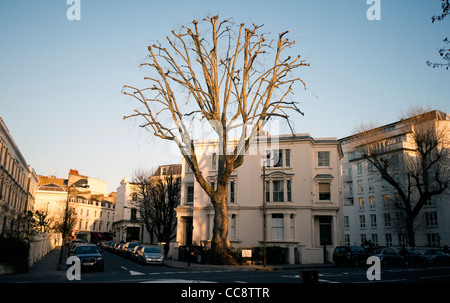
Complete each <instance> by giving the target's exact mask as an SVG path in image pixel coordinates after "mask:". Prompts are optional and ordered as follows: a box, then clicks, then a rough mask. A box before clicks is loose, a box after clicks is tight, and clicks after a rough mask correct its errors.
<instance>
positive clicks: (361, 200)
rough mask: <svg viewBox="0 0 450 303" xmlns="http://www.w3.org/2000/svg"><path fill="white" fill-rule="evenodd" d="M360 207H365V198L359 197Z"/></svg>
mask: <svg viewBox="0 0 450 303" xmlns="http://www.w3.org/2000/svg"><path fill="white" fill-rule="evenodd" d="M358 202H359V209H364V198H358Z"/></svg>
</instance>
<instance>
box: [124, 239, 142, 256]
mask: <svg viewBox="0 0 450 303" xmlns="http://www.w3.org/2000/svg"><path fill="white" fill-rule="evenodd" d="M136 246H139V243H136V242H127V243H125V244H124V245H123V246H122V255H123V256H124V257H127V258H131V253H132V252H133V250H134V248H135V247H136Z"/></svg>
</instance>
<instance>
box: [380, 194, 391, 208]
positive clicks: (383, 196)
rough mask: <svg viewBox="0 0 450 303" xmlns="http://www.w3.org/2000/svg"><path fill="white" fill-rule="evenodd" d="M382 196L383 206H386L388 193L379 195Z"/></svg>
mask: <svg viewBox="0 0 450 303" xmlns="http://www.w3.org/2000/svg"><path fill="white" fill-rule="evenodd" d="M381 197H382V198H383V206H384V207H387V206H388V205H389V195H388V194H385V195H382V196H381Z"/></svg>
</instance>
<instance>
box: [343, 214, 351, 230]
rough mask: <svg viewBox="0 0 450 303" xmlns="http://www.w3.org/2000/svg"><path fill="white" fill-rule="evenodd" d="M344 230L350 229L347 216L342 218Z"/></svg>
mask: <svg viewBox="0 0 450 303" xmlns="http://www.w3.org/2000/svg"><path fill="white" fill-rule="evenodd" d="M344 228H350V223H349V219H348V216H344Z"/></svg>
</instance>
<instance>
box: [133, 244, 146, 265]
mask: <svg viewBox="0 0 450 303" xmlns="http://www.w3.org/2000/svg"><path fill="white" fill-rule="evenodd" d="M142 246H143V245H142V244H141V245H139V246H135V247H134V248H133V251H132V252H131V260H133V261H137V258H138V256H139V250H140V249H141V248H142Z"/></svg>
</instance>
